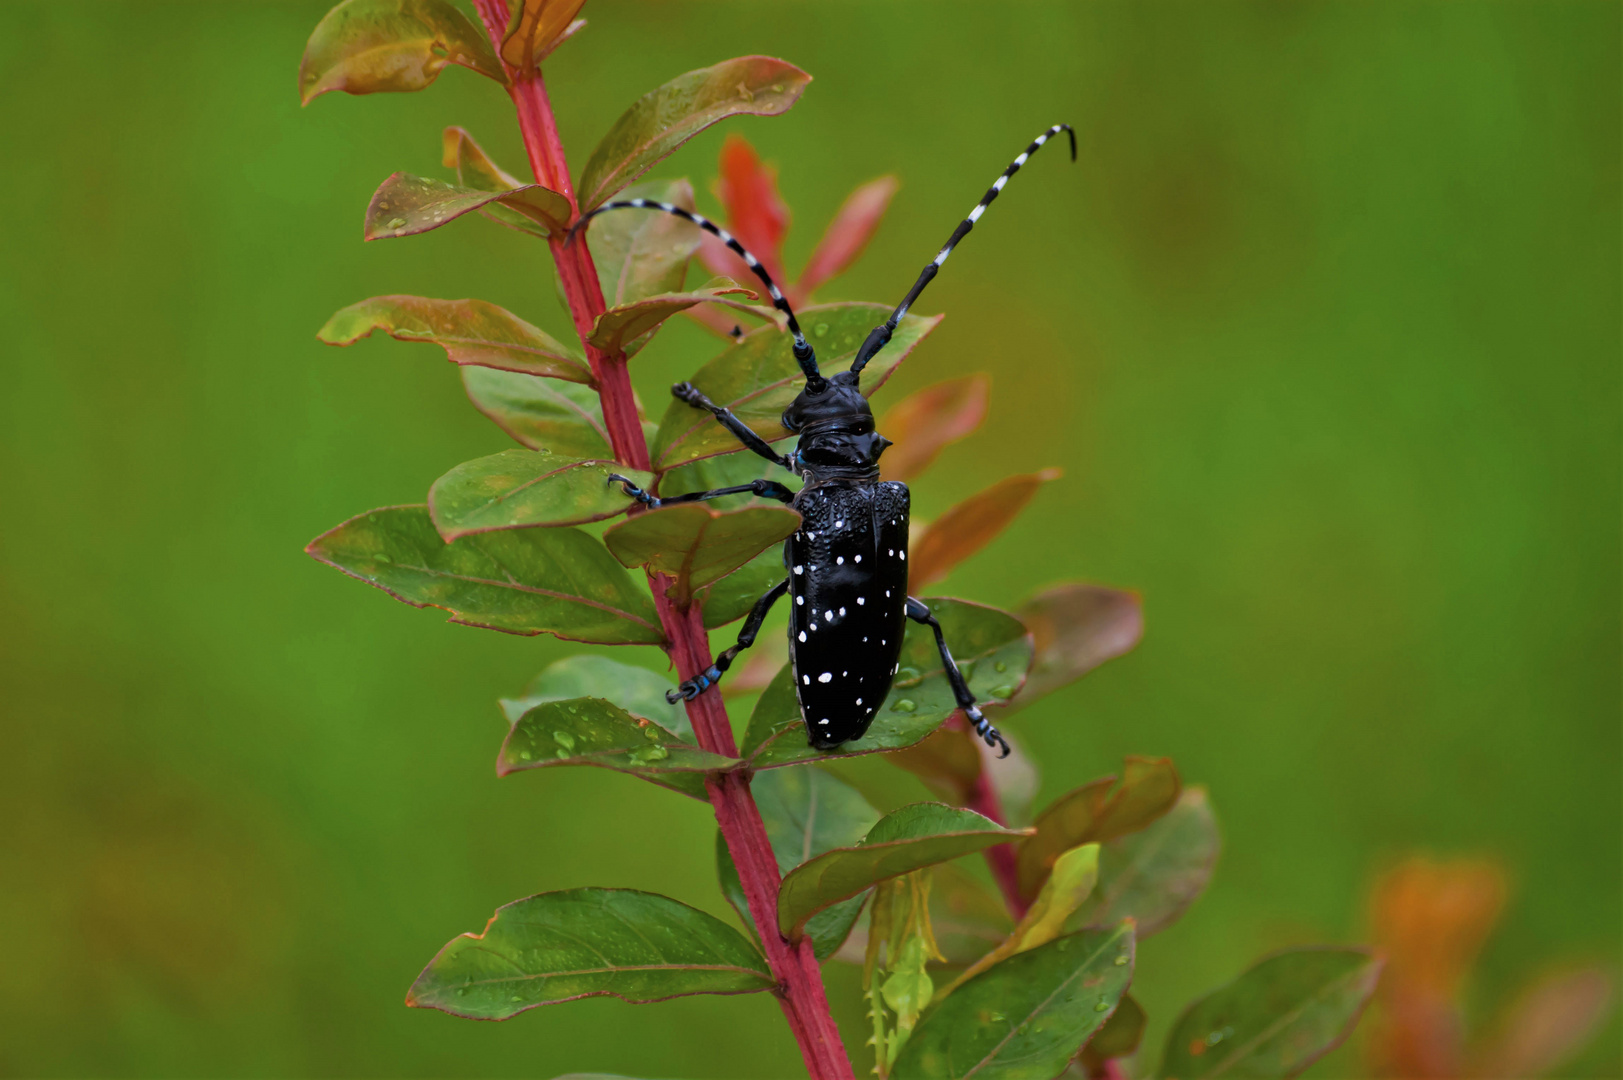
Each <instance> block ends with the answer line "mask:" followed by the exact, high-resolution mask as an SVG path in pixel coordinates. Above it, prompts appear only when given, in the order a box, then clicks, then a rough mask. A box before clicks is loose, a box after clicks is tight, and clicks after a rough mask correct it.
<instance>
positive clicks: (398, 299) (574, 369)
mask: <svg viewBox="0 0 1623 1080" xmlns="http://www.w3.org/2000/svg"><path fill="white" fill-rule="evenodd" d="M374 330H382V331H384V332H385V333H387V334H388V335H389V336H390V337H392V338H395V339H396V340H398V341H423V342H427V343H428V344H430V345H438V346H439V347H440V348H442V349H444V350H445V357H446V359H448V360H450V361H451V363H453V364H464V365H466V364H471V365H474V366H477V367H489V368H496V369H498V370H501V371H516V372H521V373H523V374H526V375H546V376H550V377H552V378H554V379H564V380H566V381H568V382H577V383H590V382H591V381H592V370H591V368H590V367H588V366H587V364H586V360H585V358H584V357H582V356H580V355H579V354H578V353H576V352H575V350H573V349H571V348H569V347H568V346H567V345H564V344H563V343H562V342H560V341H558V340H557V339H556V338H554V337H552V336H551V335H550V334H548V333H547V332H546V331H544V330H542V329H540V328H538V327H535V326H531V325H530V324H529V323H527V322H525V321H524V320H523V319H521V318H519V317H518V316H517V315H514V314H513V313H512V312H511V311H508V310H506V309H505V308H499V307H497V306H496V305H495V304H491V303H487V302H485V301H484V300H433V299H430V298H429V297H426V296H374V297H372V298H371V299H369V300H362V301H361V302H360V303H358V304H351V305H350V306H349V307H347V308H344V309H342V310H341V311H339V312H338V313H337V314H335V315H333V317H332V318H330V319H328V320H327V325H325V326H323V327H322V328H321V329H320V330H319V331H318V332H317V333H316V336H317V337H318V338H320V339H321V340H322V341H324V342H326V343H327V344H328V345H353V344H354V343H355V342H357V341H359V340H360V339H361V338H364V337H368V336H369V335H371V333H372V332H373V331H374Z"/></svg>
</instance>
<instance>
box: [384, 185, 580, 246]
mask: <svg viewBox="0 0 1623 1080" xmlns="http://www.w3.org/2000/svg"><path fill="white" fill-rule="evenodd" d="M492 206H499V207H504V208H506V209H507V210H510V211H512V212H513V214H514V215H517V217H516V218H513V217H506V216H505V215H504V217H503V221H504V224H509V225H514V224H516V223H517V220H518V219H520V218H521V219H523V221H524V222H526V223H527V224H525V225H524V226H522V227H523V229H524V231H525V232H530V233H534V234H535V235H537V236H554V235H556V236H562V235H564V233H565V232H567V231H568V229H569V220H570V217H571V216H572V215H571V212H570V208H569V200H568V199H567V198H565V197H564V196H562V195H560V194H558V193H557V192H556V191H552V190H549V189H547V188H544V187H542V186H541V185H540V184H525V185H524V186H523V187H516V188H513V189H512V190H510V191H479V190H478V189H476V188H465V187H458V186H457V185H455V184H447V183H446V182H445V181H444V180H435V179H433V178H431V177H427V176H413V175H411V174H410V173H403V172H397V173H395V174H394V175H392V176H390V177H389V178H388V179H387V180H385V181H384V182H383V183H382V184H381V185H380V186H379V187H378V190H377V191H376V192H374V193H373V195H372V201H371V202H370V203H368V204H367V207H366V227H365V229H364V231H363V233H362V235H363V236H364V237H365V239H367V240H388V239H390V238H392V237H396V236H415V235H417V234H418V233H425V232H429V231H431V230H433V229H437V228H439V227H440V226H441V225H445V224H448V223H450V222H452V221H455V220H456V219H457V218H459V217H461V216H462V215H464V214H468V213H472V212H473V211H475V210H483V209H486V208H487V207H492Z"/></svg>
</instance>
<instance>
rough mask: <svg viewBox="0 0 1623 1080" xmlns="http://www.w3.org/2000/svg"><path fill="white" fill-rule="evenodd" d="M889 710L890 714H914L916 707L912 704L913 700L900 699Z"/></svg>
mask: <svg viewBox="0 0 1623 1080" xmlns="http://www.w3.org/2000/svg"><path fill="white" fill-rule="evenodd" d="M890 709H891V712H915V711H917V709H918V706H917V705H915V704H913V700H912V699H911V698H902V699H900V700H899V701H897V702H896V703H895V704H893V705H892V706H891V707H890Z"/></svg>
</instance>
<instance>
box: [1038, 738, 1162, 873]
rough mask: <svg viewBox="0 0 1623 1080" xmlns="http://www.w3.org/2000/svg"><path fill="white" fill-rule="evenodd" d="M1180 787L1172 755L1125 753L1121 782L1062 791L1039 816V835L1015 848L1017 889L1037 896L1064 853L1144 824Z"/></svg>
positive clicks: (1108, 780) (1095, 783)
mask: <svg viewBox="0 0 1623 1080" xmlns="http://www.w3.org/2000/svg"><path fill="white" fill-rule="evenodd" d="M1181 788H1182V781H1180V780H1179V779H1178V770H1177V769H1175V768H1173V767H1172V759H1171V758H1142V757H1128V758H1127V759H1126V760H1125V761H1124V762H1123V767H1122V779H1121V782H1120V783H1117V781H1116V778H1115V777H1114V776H1106V777H1103V778H1101V779H1098V780H1094V781H1091V782H1090V783H1087V784H1083V785H1082V786H1081V787H1079V788H1077V789H1075V790H1074V791H1069V792H1067V793H1065V794H1064V795H1061V796H1060V797H1059V798H1057V799H1055V800H1054V801H1053V802H1052V803H1050V804H1049V805H1048V808H1047V809H1045V810H1044V811H1043V812H1042V813H1041V814H1038V815H1037V821H1036V825H1037V834H1036V835H1035V836H1033V837H1032V838H1031V839H1029V840H1027V841H1025V842H1024V843H1022V844H1021V845H1020V848H1019V851H1018V852H1017V853H1016V860H1017V865H1018V869H1019V873H1020V894H1021V895H1022V896H1025V897H1033V896H1036V895H1037V891H1038V890H1039V889H1041V888H1042V885H1043V880H1044V879H1045V878H1047V877H1048V871H1049V868H1050V867H1052V866H1053V865H1054V860H1055V859H1057V858H1059V856H1060V854H1061V853H1062V852H1066V851H1069V850H1070V849H1071V848H1074V847H1077V846H1079V845H1081V844H1088V843H1094V842H1097V843H1104V842H1105V841H1107V840H1114V839H1116V837H1118V836H1125V835H1127V834H1128V833H1130V832H1135V831H1137V830H1139V829H1142V828H1144V827H1145V826H1146V825H1148V824H1149V823H1150V822H1152V821H1154V820H1155V819H1156V818H1158V817H1160V816H1161V815H1162V814H1164V813H1166V812H1167V811H1168V810H1170V809H1172V804H1173V803H1175V802H1176V801H1177V799H1178V792H1179V790H1181Z"/></svg>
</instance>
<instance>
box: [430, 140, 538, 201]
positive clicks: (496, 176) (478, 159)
mask: <svg viewBox="0 0 1623 1080" xmlns="http://www.w3.org/2000/svg"><path fill="white" fill-rule="evenodd" d="M441 139H442V149H441V151H440V164H441V165H444V166H445V167H446V168H447V169H455V170H456V178H457V182H458V183H460V184H461V185H462V186H463V187H465V188H473V189H474V190H476V191H511V190H512V189H513V188H516V187H523V186H524V181H522V180H520V179H519V178H518V177H516V176H514V175H513V174H512V173H510V172H508V171H507V170H506V169H504V168H502V167H501V166H500V165H497V164H496V163H495V162H494V161H492V160H490V155H489V154H486V153H485V151H484V148H483V147H481V146H480V145H479V144H478V143H477V142H475V141H474V138H473V136H472V135H470V134H468V131H467V129H466V128H459V127H448V128H446V129H445V133H444V135H442V136H441Z"/></svg>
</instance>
